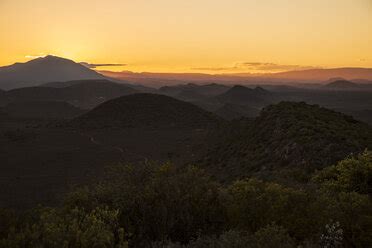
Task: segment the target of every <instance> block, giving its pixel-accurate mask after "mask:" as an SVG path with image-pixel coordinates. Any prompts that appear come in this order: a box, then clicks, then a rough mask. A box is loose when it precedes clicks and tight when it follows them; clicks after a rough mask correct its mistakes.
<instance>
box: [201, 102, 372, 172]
mask: <svg viewBox="0 0 372 248" xmlns="http://www.w3.org/2000/svg"><path fill="white" fill-rule="evenodd" d="M248 123H249V122H248ZM371 147H372V129H371V127H370V126H368V125H367V124H364V123H362V122H359V121H356V120H354V119H353V118H352V117H350V116H347V115H344V114H341V113H338V112H334V111H332V110H328V109H325V108H321V107H319V106H317V105H308V104H305V103H293V102H281V103H279V104H276V105H270V106H268V107H266V108H264V109H263V110H262V112H261V114H260V115H259V117H257V118H256V119H255V120H254V121H253V122H252V123H249V124H246V125H243V127H241V131H240V132H238V133H236V135H230V134H229V135H227V136H226V138H222V139H221V142H220V143H219V145H217V146H216V147H215V148H212V149H211V151H210V153H209V155H208V156H206V158H205V160H204V161H203V163H204V164H205V165H206V166H207V167H208V168H209V169H211V170H212V171H214V172H215V173H216V174H217V175H218V176H221V177H222V178H225V177H229V178H234V177H242V176H244V175H249V174H253V173H265V172H266V171H271V170H280V169H283V168H294V169H296V170H300V171H302V172H312V171H314V170H316V169H321V168H324V167H325V166H328V165H331V164H333V163H335V162H337V161H339V160H341V159H343V158H344V157H346V156H348V155H350V154H356V153H359V152H361V151H363V150H364V149H366V148H371ZM226 172H228V173H226Z"/></svg>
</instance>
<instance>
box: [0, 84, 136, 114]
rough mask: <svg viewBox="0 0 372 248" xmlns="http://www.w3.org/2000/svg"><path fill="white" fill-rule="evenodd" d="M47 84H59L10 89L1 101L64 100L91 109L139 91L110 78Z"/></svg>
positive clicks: (0, 98)
mask: <svg viewBox="0 0 372 248" xmlns="http://www.w3.org/2000/svg"><path fill="white" fill-rule="evenodd" d="M59 84H60V85H59ZM47 85H52V86H53V85H54V86H55V85H59V86H57V87H54V88H52V87H44V86H40V87H26V88H19V89H13V90H9V91H7V92H6V93H5V96H3V97H0V103H2V105H4V102H6V103H11V102H35V101H63V102H68V103H70V104H72V105H74V106H77V107H79V108H82V109H90V108H93V107H95V106H97V105H98V104H100V103H103V102H105V101H107V100H110V99H113V98H116V97H119V96H123V95H129V94H134V93H138V91H137V90H135V89H132V88H130V87H128V86H125V85H121V84H117V83H113V82H111V81H108V80H83V81H72V82H63V83H53V84H47ZM63 86H66V87H63ZM4 99H5V100H4Z"/></svg>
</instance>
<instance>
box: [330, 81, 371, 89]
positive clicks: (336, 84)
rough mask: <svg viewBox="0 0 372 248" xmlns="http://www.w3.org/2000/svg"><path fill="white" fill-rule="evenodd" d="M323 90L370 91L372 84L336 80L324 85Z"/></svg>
mask: <svg viewBox="0 0 372 248" xmlns="http://www.w3.org/2000/svg"><path fill="white" fill-rule="evenodd" d="M324 88H327V89H335V90H372V84H369V83H356V82H354V81H348V80H336V81H333V82H330V83H328V84H326V85H324Z"/></svg>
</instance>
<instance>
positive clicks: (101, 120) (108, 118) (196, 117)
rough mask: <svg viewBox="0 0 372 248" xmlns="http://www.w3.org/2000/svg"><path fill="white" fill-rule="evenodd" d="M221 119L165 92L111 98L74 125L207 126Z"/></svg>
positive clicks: (213, 124) (77, 119) (95, 126)
mask: <svg viewBox="0 0 372 248" xmlns="http://www.w3.org/2000/svg"><path fill="white" fill-rule="evenodd" d="M219 122H220V119H219V118H218V117H216V116H215V115H213V114H212V113H209V112H207V111H204V110H202V109H200V108H199V107H197V106H195V105H193V104H190V103H187V102H183V101H179V100H177V99H174V98H172V97H168V96H164V95H156V94H146V93H142V94H134V95H129V96H123V97H119V98H116V99H113V100H110V101H107V102H105V103H103V104H101V105H99V106H98V107H96V108H95V109H93V110H91V111H90V112H88V113H86V114H84V115H82V116H80V117H78V118H76V119H74V120H73V121H71V122H70V125H73V126H77V127H82V128H104V127H118V128H124V127H160V128H162V127H165V128H173V127H177V128H206V127H212V126H216V125H218V123H219Z"/></svg>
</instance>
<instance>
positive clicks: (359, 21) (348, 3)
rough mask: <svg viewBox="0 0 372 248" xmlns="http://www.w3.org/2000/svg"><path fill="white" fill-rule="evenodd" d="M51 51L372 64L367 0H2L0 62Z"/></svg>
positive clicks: (278, 66)
mask: <svg viewBox="0 0 372 248" xmlns="http://www.w3.org/2000/svg"><path fill="white" fill-rule="evenodd" d="M47 54H53V55H57V56H61V57H67V58H70V59H73V60H75V61H78V62H82V61H85V62H89V63H103V64H106V63H110V64H111V63H119V64H126V66H117V67H99V69H111V70H132V71H154V72H209V73H227V72H271V71H283V70H291V69H302V68H309V67H311V66H314V67H346V66H347V67H349V66H350V67H372V0H261V1H257V0H187V1H186V0H105V1H102V0H63V1H54V0H0V65H8V64H12V63H14V62H16V61H18V62H23V61H27V60H30V59H31V58H32V57H33V56H40V55H47Z"/></svg>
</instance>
